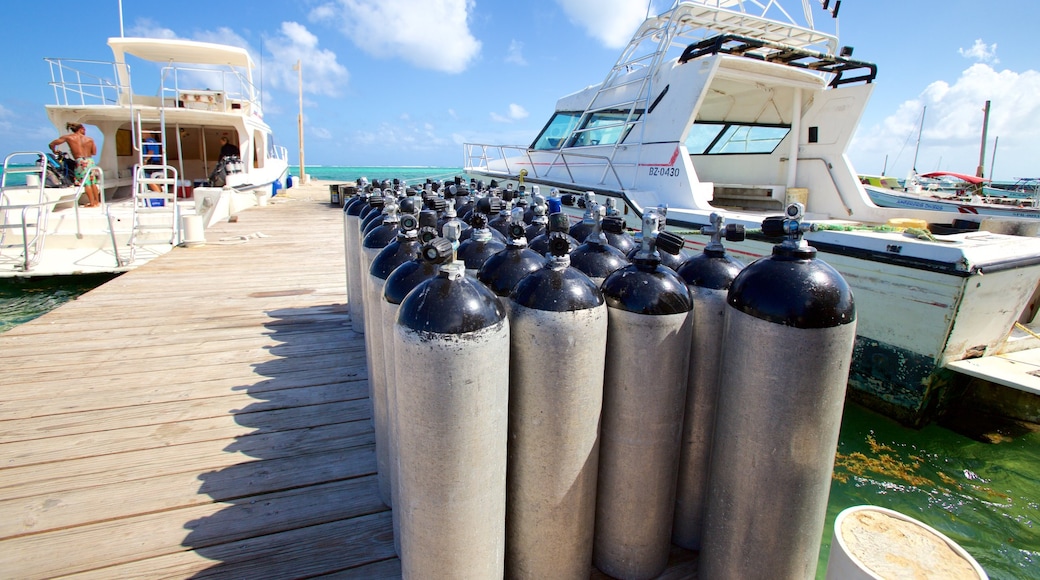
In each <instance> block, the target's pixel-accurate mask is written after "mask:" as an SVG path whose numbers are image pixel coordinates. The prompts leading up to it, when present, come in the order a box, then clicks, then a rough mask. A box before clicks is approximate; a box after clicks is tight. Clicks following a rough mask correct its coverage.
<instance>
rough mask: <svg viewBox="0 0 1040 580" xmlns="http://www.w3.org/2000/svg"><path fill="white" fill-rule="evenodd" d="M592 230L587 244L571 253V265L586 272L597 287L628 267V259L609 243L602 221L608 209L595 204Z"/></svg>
mask: <svg viewBox="0 0 1040 580" xmlns="http://www.w3.org/2000/svg"><path fill="white" fill-rule="evenodd" d="M591 212H592V220H593V223H592V229H591V230H589V234H588V236H587V237H586V238H585V243H584V244H582V245H580V246H578V247H577V248H576V249H575V250H574V251H573V252H571V265H572V266H574V267H575V268H577V269H579V270H581V271H582V272H584V273H585V274H586V275H587V276H588V277H589V278H592V281H593V282H595V283H596V285H597V286H598V285H600V284H602V283H603V280H605V279H606V278H607V276H609V275H610V274H612V273H613V272H614V271H615V270H618V269H620V268H623V267H625V266H627V265H628V258H626V257H625V255H624V254H622V253H621V250H618V249H617V248H615V247H614V246H611V245H610V244H609V243H607V236H606V235H604V233H603V228H602V226H603V224H602V220H603V218H604V216H605V215H606V208H605V207H603V206H601V205H599V204H593V207H592V208H591Z"/></svg>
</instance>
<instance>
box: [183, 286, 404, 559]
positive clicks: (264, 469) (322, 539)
mask: <svg viewBox="0 0 1040 580" xmlns="http://www.w3.org/2000/svg"><path fill="white" fill-rule="evenodd" d="M267 314H268V315H269V316H270V317H271V318H272V319H273V320H272V321H271V322H269V323H267V324H266V325H265V326H266V328H267V329H268V330H269V331H270V336H271V338H273V339H274V340H275V341H277V343H278V344H277V345H276V346H273V347H271V351H270V352H271V354H274V355H277V356H278V357H279V358H276V359H273V360H270V361H267V362H263V363H259V364H256V365H254V369H255V372H256V374H257V375H258V376H260V377H265V378H264V379H263V380H259V381H258V382H256V383H255V384H253V385H246V386H242V387H239V388H238V389H240V390H245V391H246V392H247V393H248V394H249V395H250V396H251V397H252V398H253V399H256V402H255V403H251V404H249V405H247V406H246V407H245V408H242V409H229V411H228V412H229V413H231V414H233V415H234V417H235V421H236V423H238V424H239V425H242V426H244V427H248V428H250V429H252V430H253V431H252V432H250V433H248V434H246V435H244V436H241V437H238V438H237V439H236V440H235V441H234V442H233V443H231V444H230V445H228V446H227V447H226V448H225V452H227V453H235V454H240V455H241V456H242V461H241V463H238V464H236V465H233V466H230V467H227V468H224V469H219V470H215V471H210V472H207V473H203V474H201V475H200V476H199V479H200V480H201V481H202V485H201V487H200V489H199V492H200V493H202V494H206V495H208V496H210V497H211V498H212V499H213V501H214V502H217V503H223V504H226V505H227V507H225V508H223V509H221V510H220V511H219V512H216V513H214V514H213V515H210V516H207V517H204V518H200V519H197V520H194V521H190V522H188V523H186V524H185V528H186V529H188V530H190V531H189V533H188V535H187V537H186V538H185V540H184V542H183V545H184V546H185V547H186V548H188V549H191V550H194V551H196V553H198V554H199V555H201V556H203V557H205V558H208V559H212V560H214V561H217V562H219V563H218V564H216V565H214V566H212V567H210V568H208V569H206V570H204V571H202V572H200V573H198V574H196V575H195V577H198V578H202V577H209V576H225V577H230V576H235V577H249V576H252V577H265V578H276V577H302V576H310V575H317V574H329V573H336V575H337V576H339V577H358V578H360V577H364V578H383V577H385V578H397V577H400V565H399V562H398V560H397V558H396V555H395V554H394V550H393V531H392V526H391V520H390V511H389V510H388V509H387V508H386V507H385V506H383V504H382V503H381V502H380V500H379V494H378V489H377V486H376V476H375V472H376V459H375V446H374V436H373V432H372V424H371V405H370V402H369V399H368V386H367V381H366V372H365V361H364V344H363V340H362V338H361V337H360V336H359V335H356V334H354V333H353V332H352V331H350V329H349V315H348V312H347V308H346V306H345V305H343V304H335V305H328V306H316V307H310V308H300V309H282V310H276V311H272V312H268V313H267Z"/></svg>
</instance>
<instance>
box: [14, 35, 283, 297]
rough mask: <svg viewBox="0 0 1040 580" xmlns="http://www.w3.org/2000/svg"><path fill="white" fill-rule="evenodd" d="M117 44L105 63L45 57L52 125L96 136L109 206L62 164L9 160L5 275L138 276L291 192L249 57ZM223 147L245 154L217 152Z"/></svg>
mask: <svg viewBox="0 0 1040 580" xmlns="http://www.w3.org/2000/svg"><path fill="white" fill-rule="evenodd" d="M108 46H109V47H110V48H111V50H112V55H113V57H112V60H111V61H107V62H101V61H88V60H76V59H61V58H48V59H46V63H47V65H48V66H49V68H50V83H49V84H50V87H51V89H52V91H53V94H54V103H53V104H50V105H46V107H45V108H46V112H47V116H48V118H49V119H50V121H51V123H53V125H54V127H55V129H56V130H57V132H56V133H55V136H59V135H63V134H66V133H67V132H68V127H70V126H75V125H77V124H78V125H83V126H85V127H86V129H87V135H88V136H90V137H92V138H93V139H94V141H95V143H96V144H97V148H98V155H97V157H96V158H95V160H96V163H97V169H96V173H95V175H96V179H97V181H98V186H99V189H100V194H101V204H100V206H97V207H88V206H87V205H85V204H86V202H87V200H88V196H87V195H86V191H85V188H84V186H83V185H82V184H80V185H75V184H73V183H71V182H70V181H69V179H68V176H67V175H66V174H65V170H66V163H67V159H63V158H62V156H60V155H58V156H55V155H51V154H50V153H45V152H43V151H22V152H13V153H11V154H9V155H7V156H6V158H5V160H4V173H3V178H2V182H0V277H13V276H23V277H24V276H48V275H76V274H88V273H102V272H121V271H125V270H129V269H132V268H135V267H137V266H139V265H141V264H143V263H145V262H147V261H149V260H151V259H153V258H154V257H156V256H158V255H161V254H163V253H165V252H168V251H169V250H170V249H171V248H172V247H173V246H175V245H177V244H182V243H188V244H190V243H194V242H197V241H198V238H200V237H201V234H199V233H198V231H196V230H197V229H198V228H197V227H193V226H194V224H196V223H201V228H205V227H206V226H207V225H212V224H213V223H215V222H216V221H219V220H220V219H227V218H228V217H230V216H231V215H233V214H234V213H237V212H238V211H241V210H242V209H245V208H246V207H251V206H256V205H258V204H261V203H264V202H266V197H269V196H271V195H272V194H273V193H276V192H277V191H278V190H279V189H280V188H282V187H284V186H285V185H286V181H287V179H288V161H287V151H286V149H285V147H282V146H279V145H277V144H276V143H275V141H274V139H273V136H272V133H271V128H270V127H269V126H268V125H267V124H266V123H265V122H264V120H263V107H262V103H261V99H260V91H259V89H258V87H257V86H256V85H255V84H254V81H253V68H254V65H253V61H252V59H251V57H250V56H249V53H248V51H246V50H245V49H243V48H240V47H235V46H227V45H221V44H214V43H207V42H196V41H190V40H180V39H165V38H130V37H116V38H110V39H109V40H108ZM131 69H133V75H131ZM141 85H149V88H148V89H145V90H141V89H140V86H141ZM223 139H226V141H227V143H228V145H229V146H230V147H231V148H230V149H225V153H227V152H229V151H234V150H236V149H237V153H238V155H227V156H221V143H222V140H223ZM59 147H61V146H59ZM59 153H64V152H63V151H59ZM66 157H67V156H66ZM192 216H196V217H192ZM186 227H187V228H191V230H192V231H190V232H186V231H185V228H186ZM186 234H187V235H186Z"/></svg>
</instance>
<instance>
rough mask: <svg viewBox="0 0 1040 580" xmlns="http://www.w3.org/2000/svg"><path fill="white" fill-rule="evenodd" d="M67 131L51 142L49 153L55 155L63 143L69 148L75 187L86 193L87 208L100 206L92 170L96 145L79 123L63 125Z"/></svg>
mask: <svg viewBox="0 0 1040 580" xmlns="http://www.w3.org/2000/svg"><path fill="white" fill-rule="evenodd" d="M65 128H66V129H68V130H69V134H68V135H63V136H61V137H58V138H57V139H55V140H54V141H51V144H50V148H51V152H53V153H55V154H57V152H58V151H57V150H56V149H55V147H57V146H58V145H61V144H62V143H65V144H67V145H68V146H69V152H71V153H72V156H73V157H74V158H75V159H76V175H75V177H76V181H75V183H76V185H80V184H82V185H83V190H84V191H86V193H87V207H97V206H99V205H101V194H100V192H99V191H98V186H97V172H96V171H93V169H94V156H95V155H97V144H95V143H94V140H93V139H91V138H90V137H87V128H86V127H84V126H83V125H81V124H79V123H69V124H67V125H65Z"/></svg>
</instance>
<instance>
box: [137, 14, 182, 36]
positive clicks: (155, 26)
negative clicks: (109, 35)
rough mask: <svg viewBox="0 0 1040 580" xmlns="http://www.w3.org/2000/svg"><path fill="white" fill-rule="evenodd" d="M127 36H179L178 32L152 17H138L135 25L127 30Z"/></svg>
mask: <svg viewBox="0 0 1040 580" xmlns="http://www.w3.org/2000/svg"><path fill="white" fill-rule="evenodd" d="M126 34H127V36H140V37H143V38H171V39H172V38H178V36H177V33H176V32H174V31H172V30H170V29H169V28H166V27H164V26H160V25H159V23H158V22H156V21H154V20H152V19H151V18H138V19H137V20H134V24H133V26H131V27H130V28H129V29H128V30H127V31H126Z"/></svg>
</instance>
